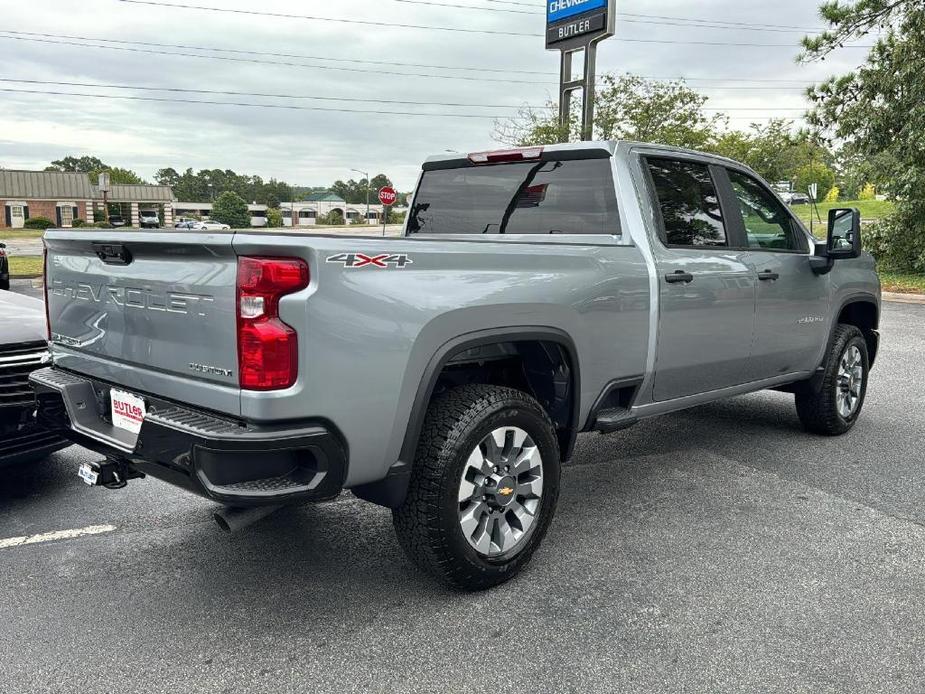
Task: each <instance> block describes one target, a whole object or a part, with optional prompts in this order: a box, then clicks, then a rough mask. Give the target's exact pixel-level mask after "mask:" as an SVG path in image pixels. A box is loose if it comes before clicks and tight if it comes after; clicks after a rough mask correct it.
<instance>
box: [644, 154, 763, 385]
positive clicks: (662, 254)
mask: <svg viewBox="0 0 925 694" xmlns="http://www.w3.org/2000/svg"><path fill="white" fill-rule="evenodd" d="M643 161H644V165H645V167H646V169H647V175H648V180H649V183H650V185H651V189H652V192H653V193H654V199H655V200H657V210H658V216H659V217H660V219H659V220H658V225H659V229H658V232H659V236H660V241H661V243H655V244H654V252H655V260H656V266H657V270H658V279H659V286H660V292H659V306H660V308H659V321H658V325H659V329H658V346H657V352H656V362H655V386H654V392H653V398H654V400H656V401H665V400H672V399H674V398H680V397H684V396H687V395H695V394H698V393H705V392H708V391H712V390H717V389H720V388H725V387H728V386H734V385H738V384H741V383H745V382H746V381H747V380H748V364H749V356H750V353H751V346H752V336H753V329H754V322H755V292H756V279H755V273H754V270H753V269H752V267H751V266H750V265H749V263H748V262H747V256H748V252H747V251H745V250H735V249H734V248H732V246H733V245H734V244H733V243H731V242H730V238H731V237H730V235H729V233H728V228H727V223H726V220H725V219H724V217H723V211H722V208H721V205H720V201H719V195H718V192H717V190H718V188H717V184H716V181H715V177H716V173H717V169H716V167H714V166H711V165H710V164H708V163H707V162H704V161H700V160H698V159H697V158H693V157H691V158H687V157H680V156H679V157H678V158H664V157H646V158H644V160H643Z"/></svg>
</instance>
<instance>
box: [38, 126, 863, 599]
mask: <svg viewBox="0 0 925 694" xmlns="http://www.w3.org/2000/svg"><path fill="white" fill-rule="evenodd" d="M45 241H46V244H47V252H48V264H47V267H48V272H49V282H50V285H49V286H51V287H52V288H53V291H52V292H51V293H50V296H49V317H50V324H51V331H52V335H53V338H54V339H53V343H52V351H53V353H54V355H55V358H56V360H60V362H61V365H62V366H63V365H64V364H66V370H65V369H63V368H60V367H58V366H54V367H49V368H46V369H43V370H41V371H38V372H36V373H34V374H33V375H32V381H33V383H34V384H35V385H36V388H37V389H38V392H39V393H40V396H41V399H40V403H41V405H40V415H41V416H42V418H43V420H44V421H49V422H53V423H55V425H56V426H59V427H62V429H63V430H64V431H66V432H68V433H67V435H68V436H72V437H74V439H75V440H80V441H84V442H86V444H87V445H89V446H92V447H94V448H95V449H96V450H97V451H98V452H100V453H102V454H104V455H105V456H107V457H108V459H109V462H107V463H102V464H98V465H90V464H87V465H85V466H84V467H82V468H81V473H80V474H81V476H82V477H83V478H84V480H85V481H87V482H89V483H92V484H104V485H105V484H110V483H111V482H112V481H113V480H114V479H118V480H122V481H125V480H128V479H132V478H135V477H138V476H139V475H141V474H142V473H145V474H148V475H151V476H153V477H158V478H161V479H163V480H166V481H167V482H169V483H171V484H174V485H178V486H180V487H183V488H185V489H187V490H190V491H193V492H195V493H198V494H200V495H202V496H204V497H207V498H210V499H213V500H215V501H218V502H222V503H224V504H226V505H227V506H228V507H229V508H231V509H239V508H242V507H244V508H249V509H250V510H248V511H245V512H242V513H243V515H241V513H238V512H237V511H229V512H228V513H229V514H233V515H231V516H228V515H226V516H225V521H224V522H225V525H226V526H231V525H237V524H242V523H244V522H247V521H248V520H254V519H256V518H257V517H258V516H260V515H261V514H263V515H265V514H266V513H267V512H268V510H269V509H272V508H273V507H274V506H278V505H281V504H292V503H301V502H306V501H317V500H322V499H329V498H331V497H332V496H335V495H337V494H338V493H339V492H340V491H341V490H342V489H344V488H349V489H351V490H352V491H353V493H354V494H355V495H356V496H358V497H360V498H362V499H366V500H369V501H372V502H375V503H378V504H381V505H383V506H387V507H390V508H392V509H393V520H394V525H395V529H396V531H397V534H398V537H399V540H400V542H401V544H402V546H403V547H404V549H405V551H406V553H407V554H408V556H409V557H411V559H412V560H413V561H415V562H416V563H417V564H418V565H419V566H421V567H422V568H423V569H425V570H426V571H428V572H430V573H431V574H433V575H435V576H437V577H438V578H440V579H441V580H443V581H445V582H447V583H449V584H451V585H453V586H456V587H459V588H463V589H482V588H486V587H489V586H492V585H496V584H498V583H501V582H502V581H505V580H507V579H509V578H510V577H512V576H513V575H515V574H516V573H517V572H518V571H519V570H520V569H522V568H523V567H524V565H525V564H526V563H527V562H528V561H529V560H530V557H531V555H532V554H533V552H534V550H535V549H536V548H537V546H538V545H539V543H540V541H541V540H542V538H543V536H544V535H545V533H546V530H547V528H548V527H549V524H550V522H551V520H552V517H553V514H554V512H555V507H556V498H557V495H558V491H559V483H560V478H559V476H560V466H561V464H562V463H563V462H564V461H567V460H568V459H569V458H570V456H571V455H572V450H573V446H574V443H575V438H576V435H577V434H578V433H579V432H581V431H599V432H612V431H616V430H618V429H623V428H625V427H628V426H631V425H633V424H635V423H636V422H637V421H639V420H641V419H644V418H647V417H652V416H655V415H660V414H664V413H667V412H674V411H677V410H682V409H684V408H688V407H692V406H695V405H700V404H703V403H707V402H711V401H714V400H718V399H720V398H726V397H730V396H734V395H740V394H743V393H748V392H753V391H757V390H761V389H765V388H773V389H777V390H784V391H787V392H790V393H793V394H794V396H795V404H796V410H797V414H798V415H799V419H800V421H801V422H802V424H803V426H804V428H805V429H807V430H808V431H811V432H815V433H819V434H825V435H837V434H843V433H845V432H847V431H848V430H849V429H851V428H852V426H854V424H855V422H856V421H857V419H858V417H859V416H860V413H861V409H862V407H863V404H864V398H865V393H866V388H867V382H868V376H869V373H870V367H871V365H872V364H873V363H874V361H875V358H876V355H877V349H878V344H879V337H878V332H877V328H878V322H879V316H880V285H879V281H878V278H877V274H876V268H875V264H874V261H873V258H871V256H870V255H869V254H866V253H863V252H862V250H861V227H860V215H859V214H858V213H857V211H856V210H851V209H844V210H833V211H832V213H830V222H829V230H828V239H827V241H826V242H820V243H818V244H817V243H816V242H815V240H814V239H813V238H812V236H811V235H810V234H809V232H808V231H807V230H806V229H805V228H804V226H803V225H802V223H801V222H800V221H799V219H797V218H796V217H795V216H794V215H793V213H792V212H791V210H790V209H788V207H787V206H786V205H784V204H783V203H782V202H781V201H780V200H779V198H778V197H777V196H776V195H775V194H774V193H773V192H772V191H771V189H770V188H769V187H768V186H767V184H766V183H765V182H764V181H762V180H761V179H760V178H759V177H758V176H757V175H756V174H755V173H754V172H753V171H751V170H750V169H748V168H747V167H745V166H743V165H741V164H738V163H736V162H734V161H731V160H729V159H724V158H721V157H716V156H711V155H708V154H701V153H697V152H691V151H687V150H678V149H673V148H669V147H660V146H655V145H644V144H636V143H628V142H621V143H612V142H604V143H590V142H583V143H573V144H568V145H556V146H552V147H546V148H543V147H533V148H527V149H520V150H510V151H503V152H488V153H475V154H471V155H469V156H465V155H459V154H453V155H449V156H447V155H444V156H440V157H435V158H432V159H429V160H428V161H427V162H426V163H425V164H424V166H423V171H422V173H421V177H420V183H419V185H418V187H417V190H416V192H415V195H414V199H413V201H412V204H411V207H410V210H409V215H408V220H407V222H406V228H405V234H404V238H399V239H381V240H379V239H375V238H368V237H354V238H351V237H342V236H334V235H330V236H327V235H325V236H317V237H311V238H306V237H299V238H293V237H291V236H289V235H287V234H285V233H283V232H280V233H273V232H270V233H268V232H264V231H260V232H251V231H236V232H235V233H234V234H203V233H191V234H189V235H188V236H186V237H179V238H177V239H175V240H172V242H171V244H170V246H169V247H167V246H165V245H164V244H163V242H162V241H160V240H156V239H146V238H145V237H144V236H143V235H142V236H141V237H138V235H134V236H133V235H128V234H127V235H125V236H124V237H122V239H121V240H118V239H116V238H114V239H111V241H112V245H111V247H103V248H101V247H100V245H99V244H97V245H96V246H95V248H94V247H93V240H92V239H88V238H85V237H83V236H81V235H79V234H76V233H74V232H70V231H67V230H54V231H50V232H48V234H46V236H45ZM94 250H95V252H94ZM127 257H128V258H131V257H134V258H136V259H138V260H136V261H135V262H130V261H129V262H128V263H126V262H125V258H127ZM85 287H89V288H90V289H89V290H86V291H85V290H84V289H83V288H85ZM81 294H82V295H81ZM129 297H131V303H130V302H129ZM98 326H105V328H103V327H98ZM155 342H156V344H157V349H153V350H152V349H151V347H150V345H151V344H153V343H155ZM78 402H81V403H83V404H84V406H83V407H78V406H77V403H78ZM742 445H743V446H746V445H747V442H745V441H743V442H742ZM162 489H163V488H162V487H156V488H154V489H153V490H152V493H161V490H162ZM574 512H575V513H580V512H581V510H580V504H579V507H578V508H577V510H575V511H574ZM228 518H232V519H236V521H235V522H234V523H231V522H229V521H228ZM579 525H580V523H579ZM578 560H579V558H577V557H576V559H575V561H578Z"/></svg>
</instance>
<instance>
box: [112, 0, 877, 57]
mask: <svg viewBox="0 0 925 694" xmlns="http://www.w3.org/2000/svg"><path fill="white" fill-rule="evenodd" d="M119 2H124V3H128V4H132V5H149V6H153V7H163V8H172V9H184V10H202V11H205V12H222V13H227V14H238V15H249V16H258V17H275V18H280V19H304V20H309V21H316V22H336V23H339V24H359V25H363V26H376V27H392V28H399V29H424V30H427V31H449V32H461V33H467V34H489V35H494V36H517V37H525V38H537V37H540V36H543V34H542V33H526V32H517V31H498V30H493V29H468V28H463V27H446V26H435V25H423V24H405V23H402V22H381V21H374V20H368V19H344V18H336V17H318V16H315V15H302V14H290V13H287V12H269V11H266V10H241V9H234V8H230V7H210V6H207V5H190V4H185V3H169V2H159V1H157V0H119ZM616 40H617V41H620V42H622V43H645V44H670V45H688V46H732V47H737V48H796V47H797V46H798V44H797V43H754V42H746V43H741V42H728V41H676V40H667V39H629V38H624V37H620V36H618V37H616ZM843 48H873V46H869V45H863V46H861V45H851V46H843Z"/></svg>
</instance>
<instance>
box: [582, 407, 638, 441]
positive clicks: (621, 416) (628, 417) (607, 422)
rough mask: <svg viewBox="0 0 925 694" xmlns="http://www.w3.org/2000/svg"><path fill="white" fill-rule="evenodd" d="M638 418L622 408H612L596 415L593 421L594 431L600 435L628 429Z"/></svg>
mask: <svg viewBox="0 0 925 694" xmlns="http://www.w3.org/2000/svg"><path fill="white" fill-rule="evenodd" d="M638 421H639V418H638V417H636V415H634V414H633V413H632V412H630V411H629V410H627V409H624V408H622V407H614V408H611V409H609V410H601V411H600V412H598V413H597V418H596V419H595V420H594V427H593V428H594V431H599V432H601V433H602V434H609V433H611V432H613V431H620V429H628V428H629V427H631V426H633V425H634V424H635V423H636V422H638Z"/></svg>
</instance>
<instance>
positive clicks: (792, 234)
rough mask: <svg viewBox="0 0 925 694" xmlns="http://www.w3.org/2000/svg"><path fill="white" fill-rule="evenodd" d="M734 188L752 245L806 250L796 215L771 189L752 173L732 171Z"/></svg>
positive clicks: (753, 246)
mask: <svg viewBox="0 0 925 694" xmlns="http://www.w3.org/2000/svg"><path fill="white" fill-rule="evenodd" d="M729 181H730V182H731V183H732V190H733V191H734V192H735V195H736V198H738V201H739V210H740V211H741V213H742V222H743V223H744V224H745V233H746V234H747V236H748V246H749V248H765V249H768V250H776V251H795V250H800V251H802V250H805V249H806V247H805V244H804V243H803V242H802V241H801V240H800V239H801V236H802V235H800V234H798V233H797V229H795V228H794V222H793V218H792V217H791V216H790V214H789V213H788V212H787V210H786V209H785V208H784V206H783V205H782V204H781V203H780V202H778V200H777V198H775V197H774V196H773V195H772V194H771V192H770V191H768V190H767V189H766V188H765V187H764V186H763V185H761V184H760V183H759V182H758V181H756V180H755V179H754V178H752V177H751V176H746V175H745V174H743V173H741V172H739V171H732V170H730V171H729Z"/></svg>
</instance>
